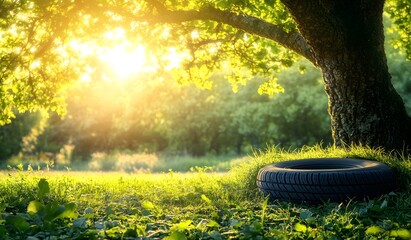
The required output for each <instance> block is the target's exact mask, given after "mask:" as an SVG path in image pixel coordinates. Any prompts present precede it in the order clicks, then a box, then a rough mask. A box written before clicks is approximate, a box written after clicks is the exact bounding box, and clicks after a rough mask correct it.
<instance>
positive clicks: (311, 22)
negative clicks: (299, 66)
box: [283, 0, 411, 150]
mask: <svg viewBox="0 0 411 240" xmlns="http://www.w3.org/2000/svg"><path fill="white" fill-rule="evenodd" d="M283 2H284V4H285V5H286V6H287V7H288V8H289V10H290V12H291V13H292V15H293V17H294V18H295V20H296V22H297V24H298V27H299V30H300V31H301V33H302V35H303V36H304V37H305V39H306V40H307V42H308V44H309V45H310V46H311V48H312V49H313V52H314V55H315V58H316V64H317V65H318V66H319V67H320V68H321V70H322V73H323V78H324V83H325V91H326V93H327V94H328V99H329V113H330V116H331V128H332V132H333V138H334V141H335V144H336V145H337V146H344V145H351V144H362V145H367V146H370V147H383V148H384V149H386V150H408V148H409V147H410V146H411V131H410V130H411V128H410V125H411V120H410V118H409V116H408V115H407V113H406V110H405V106H404V102H403V100H402V98H401V97H400V96H399V95H398V93H397V92H396V90H395V89H394V87H393V85H392V83H391V76H390V74H389V72H388V67H387V59H386V55H385V51H384V31H383V24H382V12H383V5H384V1H383V0H380V1H371V0H362V1H283ZM297 2H298V3H297Z"/></svg>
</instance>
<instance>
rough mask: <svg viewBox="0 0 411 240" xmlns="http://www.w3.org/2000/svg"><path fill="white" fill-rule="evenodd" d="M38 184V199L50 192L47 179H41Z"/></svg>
mask: <svg viewBox="0 0 411 240" xmlns="http://www.w3.org/2000/svg"><path fill="white" fill-rule="evenodd" d="M37 186H38V192H37V197H38V199H43V197H44V196H46V195H47V194H49V193H50V187H49V183H48V182H47V180H46V179H44V178H42V179H40V181H39V183H38V184H37Z"/></svg>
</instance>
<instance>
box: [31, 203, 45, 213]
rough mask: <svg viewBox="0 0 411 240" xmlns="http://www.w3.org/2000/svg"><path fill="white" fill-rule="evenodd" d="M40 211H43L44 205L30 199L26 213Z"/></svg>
mask: <svg viewBox="0 0 411 240" xmlns="http://www.w3.org/2000/svg"><path fill="white" fill-rule="evenodd" d="M42 211H44V205H43V204H42V203H41V202H39V201H37V200H34V201H31V202H30V203H29V205H28V206H27V212H28V213H32V214H36V213H37V214H39V213H41V212H42Z"/></svg>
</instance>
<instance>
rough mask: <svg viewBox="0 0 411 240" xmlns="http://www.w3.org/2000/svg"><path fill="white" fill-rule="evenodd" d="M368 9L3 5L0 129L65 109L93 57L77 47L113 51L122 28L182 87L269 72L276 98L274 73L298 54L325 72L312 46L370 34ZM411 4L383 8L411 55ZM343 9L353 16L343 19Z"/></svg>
mask: <svg viewBox="0 0 411 240" xmlns="http://www.w3.org/2000/svg"><path fill="white" fill-rule="evenodd" d="M380 3H381V4H384V1H379V4H380ZM370 4H371V5H372V4H374V3H373V2H372V1H361V4H360V3H358V4H357V3H351V2H350V4H346V3H338V2H337V1H321V0H318V1H304V2H301V1H298V2H296V1H288V0H281V1H280V0H277V1H276V0H265V1H263V2H261V1H254V0H241V1H237V0H235V1H234V0H227V1H222V0H220V1H204V0H196V1H186V0H145V1H128V0H73V1H62V0H52V1H45V0H24V1H13V0H4V1H2V2H1V8H0V35H1V38H0V41H1V49H0V57H1V61H0V67H1V74H2V75H1V82H2V84H1V88H0V96H1V98H0V111H1V117H0V123H1V124H4V123H7V122H9V121H10V119H11V118H12V117H13V116H14V111H15V110H18V111H33V110H36V109H51V110H55V111H58V112H61V113H64V101H63V100H64V95H63V92H62V90H63V89H64V87H65V86H67V84H70V83H71V82H73V81H76V80H77V79H78V78H79V77H80V75H81V74H82V73H83V72H84V71H85V68H86V66H87V63H88V62H90V61H93V58H90V57H89V56H88V55H87V56H85V55H84V53H83V52H82V51H79V48H78V45H79V44H82V45H83V46H88V47H89V48H90V50H91V51H92V50H93V49H94V48H96V47H99V46H101V47H104V46H106V47H107V46H113V45H116V44H118V39H110V38H107V37H106V36H107V33H110V32H113V31H116V30H119V29H121V30H122V31H124V35H125V37H126V38H127V39H128V41H130V42H133V43H139V44H144V46H146V48H147V50H148V51H149V52H150V56H152V58H151V59H152V60H151V61H152V64H153V65H155V66H156V67H155V69H156V71H157V72H158V74H159V76H161V74H172V75H173V76H175V78H176V79H178V80H179V81H180V82H186V81H191V82H194V83H195V84H197V85H198V86H200V87H210V86H211V85H212V83H211V82H210V78H209V77H210V76H211V74H212V73H213V72H214V71H215V70H216V69H221V68H224V69H229V73H228V74H227V79H228V81H230V82H231V83H232V84H233V87H234V89H235V88H236V87H237V86H238V85H239V84H244V83H245V81H246V80H247V79H249V78H251V76H253V75H264V76H269V78H268V80H267V81H266V82H264V83H263V84H262V85H261V86H260V88H259V93H260V94H262V93H267V94H274V93H276V92H279V91H282V87H281V86H280V85H279V84H278V83H277V81H276V74H277V73H278V72H279V71H280V70H281V69H283V68H284V67H289V66H291V65H292V64H293V63H294V62H296V60H297V59H298V58H300V57H304V58H306V59H308V60H309V61H310V62H312V63H313V64H314V65H316V66H318V64H319V62H318V61H319V60H318V59H319V58H318V53H316V52H315V51H313V48H312V47H311V46H312V45H313V44H314V43H313V42H314V41H318V42H319V44H322V45H327V46H333V44H334V43H333V39H332V38H330V37H327V36H328V33H329V32H330V31H332V29H342V30H341V31H342V32H343V34H345V35H344V36H346V37H347V39H348V40H349V38H350V36H352V35H353V34H354V35H355V34H357V33H358V32H359V31H360V30H363V29H362V27H363V26H357V25H356V22H355V21H356V20H358V19H356V18H361V19H362V18H363V17H364V16H365V14H366V12H367V6H368V5H370ZM352 6H354V7H353V9H350V7H352ZM410 8H411V3H410V1H409V0H400V1H387V2H386V4H385V12H386V13H387V14H388V15H389V16H390V17H391V18H392V20H393V22H394V24H393V25H392V26H391V28H392V29H391V31H393V32H396V33H397V37H396V38H394V39H393V44H394V46H395V47H398V48H401V49H403V50H404V51H405V52H406V54H407V58H408V59H411V40H410V36H411V29H410V26H411V24H410V23H411V19H410V14H409V12H410ZM351 10H355V11H351ZM346 12H352V15H350V16H346V15H344V14H346ZM304 14H305V15H304ZM302 19H305V20H307V24H308V25H309V23H310V21H312V22H313V23H315V22H323V23H325V24H322V25H321V29H318V28H316V27H317V25H315V24H313V25H310V26H312V27H306V26H304V28H303V26H302V22H301V21H302ZM328 28H329V29H328ZM302 30H303V31H302ZM307 31H311V32H317V34H321V36H322V38H321V39H313V38H307ZM358 36H359V37H362V36H363V35H362V34H360V33H358ZM348 40H347V41H348ZM348 42H349V41H348ZM314 45H315V44H314ZM76 46H77V47H76ZM170 51H175V52H178V53H180V54H181V65H180V66H179V67H178V68H172V69H167V66H168V64H170V63H169V62H170V60H167V59H164V58H163V57H161V56H165V55H167V54H169V53H170Z"/></svg>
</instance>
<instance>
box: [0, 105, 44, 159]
mask: <svg viewBox="0 0 411 240" xmlns="http://www.w3.org/2000/svg"><path fill="white" fill-rule="evenodd" d="M40 119H41V114H40V113H22V114H17V118H16V119H15V121H13V123H12V124H9V125H5V126H2V127H1V128H0V160H7V159H9V158H10V157H12V156H13V155H16V154H18V153H19V152H20V151H21V150H22V145H23V139H24V138H25V137H26V136H28V135H30V132H32V131H33V129H36V128H37V127H38V125H39V124H40ZM26 139H27V138H26Z"/></svg>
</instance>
